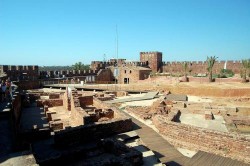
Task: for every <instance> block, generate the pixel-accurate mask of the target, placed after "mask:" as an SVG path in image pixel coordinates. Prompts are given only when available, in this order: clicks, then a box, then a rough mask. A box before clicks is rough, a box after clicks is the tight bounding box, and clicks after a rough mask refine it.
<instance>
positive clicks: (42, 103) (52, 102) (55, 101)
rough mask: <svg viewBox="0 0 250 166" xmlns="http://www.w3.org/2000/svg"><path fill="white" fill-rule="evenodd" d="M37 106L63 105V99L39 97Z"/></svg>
mask: <svg viewBox="0 0 250 166" xmlns="http://www.w3.org/2000/svg"><path fill="white" fill-rule="evenodd" d="M36 103H37V107H43V106H45V105H47V106H48V107H57V106H63V100H62V99H39V100H37V101H36Z"/></svg>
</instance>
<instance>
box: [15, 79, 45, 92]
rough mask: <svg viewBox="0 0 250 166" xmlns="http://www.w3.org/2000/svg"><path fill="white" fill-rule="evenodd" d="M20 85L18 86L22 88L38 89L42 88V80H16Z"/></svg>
mask: <svg viewBox="0 0 250 166" xmlns="http://www.w3.org/2000/svg"><path fill="white" fill-rule="evenodd" d="M14 84H16V85H17V86H18V88H20V89H22V90H29V89H38V88H40V82H39V81H38V80H35V81H31V80H29V81H17V82H14Z"/></svg>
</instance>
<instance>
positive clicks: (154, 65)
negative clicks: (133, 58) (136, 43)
mask: <svg viewBox="0 0 250 166" xmlns="http://www.w3.org/2000/svg"><path fill="white" fill-rule="evenodd" d="M140 61H141V62H146V63H147V64H148V66H149V67H150V68H151V69H152V71H153V72H158V71H161V66H162V52H157V51H156V52H140Z"/></svg>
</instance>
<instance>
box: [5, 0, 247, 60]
mask: <svg viewBox="0 0 250 166" xmlns="http://www.w3.org/2000/svg"><path fill="white" fill-rule="evenodd" d="M116 24H117V25H118V34H119V58H126V59H127V60H139V52H140V51H161V52H163V60H164V61H184V60H190V61H193V60H194V61H195V60H206V57H207V56H213V55H216V56H218V57H219V60H241V59H243V58H250V0H16V1H13V0H0V64H14V65H16V64H20V65H35V64H36V65H72V64H73V63H75V62H78V61H81V62H83V63H85V64H89V63H90V62H91V61H92V60H103V55H104V54H106V58H107V59H109V58H112V57H116V40H115V38H116Z"/></svg>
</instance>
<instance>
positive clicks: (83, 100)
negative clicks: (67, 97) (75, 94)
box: [79, 96, 93, 107]
mask: <svg viewBox="0 0 250 166" xmlns="http://www.w3.org/2000/svg"><path fill="white" fill-rule="evenodd" d="M79 101H80V105H81V107H84V106H86V105H93V96H82V97H79Z"/></svg>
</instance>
